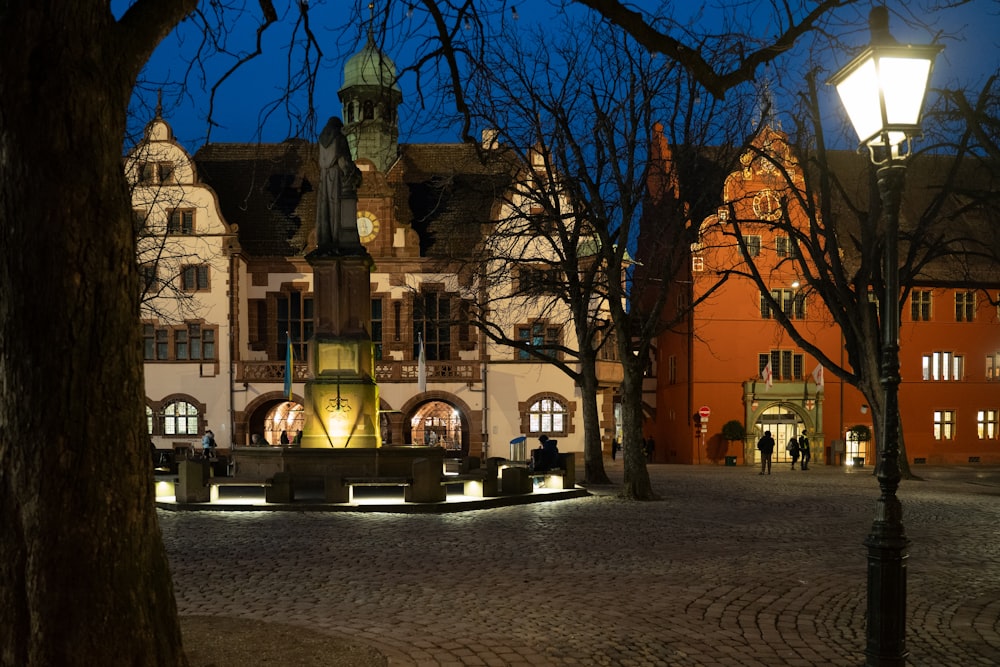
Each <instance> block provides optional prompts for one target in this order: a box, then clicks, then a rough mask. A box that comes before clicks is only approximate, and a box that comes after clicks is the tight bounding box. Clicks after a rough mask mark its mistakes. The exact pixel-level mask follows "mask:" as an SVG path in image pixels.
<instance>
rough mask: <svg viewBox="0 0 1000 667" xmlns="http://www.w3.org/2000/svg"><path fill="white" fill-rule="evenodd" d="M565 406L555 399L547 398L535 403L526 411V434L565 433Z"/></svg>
mask: <svg viewBox="0 0 1000 667" xmlns="http://www.w3.org/2000/svg"><path fill="white" fill-rule="evenodd" d="M566 425H567V411H566V406H565V405H563V404H562V403H561V402H559V401H558V400H556V399H555V398H551V397H547V398H543V399H541V400H538V401H535V402H534V403H532V404H531V407H530V408H529V409H528V433H529V434H530V435H540V434H542V433H545V434H548V435H553V434H559V435H563V434H565V433H566Z"/></svg>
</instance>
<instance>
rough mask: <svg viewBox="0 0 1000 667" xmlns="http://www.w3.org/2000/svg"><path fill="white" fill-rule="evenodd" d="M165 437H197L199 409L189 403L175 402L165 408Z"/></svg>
mask: <svg viewBox="0 0 1000 667" xmlns="http://www.w3.org/2000/svg"><path fill="white" fill-rule="evenodd" d="M163 433H164V434H165V435H197V433H198V408H196V407H195V406H193V405H191V404H190V403H188V402H187V401H175V402H173V403H170V404H168V405H167V406H166V407H165V408H163Z"/></svg>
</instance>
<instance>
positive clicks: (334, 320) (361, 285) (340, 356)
mask: <svg viewBox="0 0 1000 667" xmlns="http://www.w3.org/2000/svg"><path fill="white" fill-rule="evenodd" d="M355 235H357V231H356V230H355ZM307 259H308V261H309V263H310V264H311V265H312V267H313V281H314V286H313V295H314V296H313V307H314V309H315V313H314V319H315V322H316V326H315V334H314V335H313V337H312V339H311V340H310V341H309V366H310V371H311V373H310V379H308V380H306V386H305V403H306V405H305V408H306V419H305V426H304V428H303V430H302V443H301V446H302V447H303V448H305V449H324V448H333V449H343V448H352V449H353V448H364V447H378V446H379V445H381V442H382V440H381V437H380V434H379V416H378V406H379V399H378V385H377V384H376V383H375V361H374V354H373V349H372V340H371V333H370V328H371V279H370V270H371V264H372V259H371V256H370V255H369V254H368V253H367V252H366V251H365V250H364V248H359V252H358V253H355V254H339V253H326V252H320V251H319V250H317V251H316V252H313V253H310V255H308V256H307Z"/></svg>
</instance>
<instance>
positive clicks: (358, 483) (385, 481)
mask: <svg viewBox="0 0 1000 667" xmlns="http://www.w3.org/2000/svg"><path fill="white" fill-rule="evenodd" d="M340 483H341V485H343V486H345V487H347V502H349V503H353V502H354V501H355V498H354V489H355V488H356V487H367V488H372V487H398V488H403V489H404V492H403V493H404V496H405V493H406V492H405V489H406V487H409V486H411V485H412V484H413V480H412V479H411V478H409V477H341V478H340Z"/></svg>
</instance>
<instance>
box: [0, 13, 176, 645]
mask: <svg viewBox="0 0 1000 667" xmlns="http://www.w3.org/2000/svg"><path fill="white" fill-rule="evenodd" d="M139 4H140V5H145V6H147V7H151V6H153V3H149V2H145V1H143V2H140V3H139ZM166 4H171V5H177V4H178V3H161V4H160V10H161V11H162V9H163V6H164V5H166ZM188 4H191V3H190V2H189V3H188ZM174 11H175V12H177V9H176V7H175V9H174ZM182 15H183V14H178V15H177V17H176V18H177V19H179V18H180V16H182ZM143 28H144V30H149V26H143ZM154 32H156V34H157V35H158V36H159V37H162V36H163V35H164V34H166V32H165V28H164V27H163V26H161V29H160V30H158V31H154ZM143 36H145V37H148V36H149V35H148V34H143V31H142V30H139V29H138V28H137V29H136V30H135V31H134V34H129V35H126V34H125V31H122V30H121V28H120V26H118V25H117V24H116V23H115V22H114V20H113V17H112V16H111V14H110V11H109V9H108V3H107V1H106V0H105V1H104V2H100V1H97V0H74V1H73V2H63V1H57V0H37V1H35V0H32V1H31V2H28V1H27V0H25V1H24V2H18V1H17V0H13V1H12V2H7V3H4V4H3V6H2V8H0V71H2V72H3V75H2V76H0V234H2V238H3V242H2V246H0V471H2V472H0V609H3V618H4V622H3V623H0V651H2V653H0V662H2V664H4V665H75V664H88V665H125V664H128V665H184V664H186V660H185V658H184V656H183V652H182V648H181V636H180V629H179V625H178V622H177V611H176V604H175V600H174V595H173V589H172V584H171V579H170V571H169V567H168V562H167V557H166V552H165V550H164V547H163V543H162V539H161V536H160V531H159V527H158V525H157V519H156V512H155V506H154V497H153V485H152V479H151V475H152V472H151V466H150V459H149V440H148V437H147V436H146V428H145V423H144V422H145V420H144V398H143V397H144V393H145V392H144V388H143V380H142V357H141V344H142V341H141V337H140V332H139V324H138V319H137V315H138V296H139V294H138V280H137V271H136V267H135V242H134V238H133V230H132V225H131V215H130V203H129V200H128V196H127V191H126V188H125V183H124V180H123V176H122V168H121V154H122V147H121V141H122V137H123V136H124V129H125V118H126V109H127V104H128V99H129V95H130V92H131V87H132V85H133V83H134V77H135V75H136V73H137V71H138V68H137V67H136V64H135V60H136V58H138V57H141V58H142V60H144V59H145V57H146V55H148V51H150V50H151V49H152V48H153V47H152V46H149V47H148V48H147V49H145V50H143V49H136V50H134V51H132V50H130V49H128V48H125V47H126V42H124V41H123V40H124V39H126V38H129V39H141V38H142V37H143ZM130 55H131V58H130Z"/></svg>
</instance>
